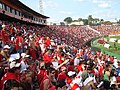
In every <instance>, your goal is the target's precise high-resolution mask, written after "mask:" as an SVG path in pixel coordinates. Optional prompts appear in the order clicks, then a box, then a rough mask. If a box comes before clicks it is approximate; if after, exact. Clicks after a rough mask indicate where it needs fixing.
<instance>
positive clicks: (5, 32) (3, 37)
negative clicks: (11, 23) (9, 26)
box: [1, 25, 9, 44]
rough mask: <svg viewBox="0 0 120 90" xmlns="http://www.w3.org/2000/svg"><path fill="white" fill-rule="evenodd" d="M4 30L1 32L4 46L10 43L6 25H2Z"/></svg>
mask: <svg viewBox="0 0 120 90" xmlns="http://www.w3.org/2000/svg"><path fill="white" fill-rule="evenodd" d="M2 28H3V29H2V30H1V39H2V42H3V44H7V43H8V42H9V34H8V32H7V30H6V26H5V25H2Z"/></svg>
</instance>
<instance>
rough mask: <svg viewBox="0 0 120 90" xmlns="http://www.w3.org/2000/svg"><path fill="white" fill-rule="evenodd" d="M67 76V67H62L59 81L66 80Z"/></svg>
mask: <svg viewBox="0 0 120 90" xmlns="http://www.w3.org/2000/svg"><path fill="white" fill-rule="evenodd" d="M66 78H67V68H66V67H64V66H63V67H61V73H59V74H58V81H61V80H64V81H65V79H66Z"/></svg>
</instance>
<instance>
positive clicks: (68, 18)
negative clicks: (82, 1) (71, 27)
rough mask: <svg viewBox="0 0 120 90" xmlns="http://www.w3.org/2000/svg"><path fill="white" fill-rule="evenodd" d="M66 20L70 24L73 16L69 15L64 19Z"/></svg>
mask: <svg viewBox="0 0 120 90" xmlns="http://www.w3.org/2000/svg"><path fill="white" fill-rule="evenodd" d="M64 22H66V23H67V24H70V23H71V22H72V18H71V17H67V18H65V19H64Z"/></svg>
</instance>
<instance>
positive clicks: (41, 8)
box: [39, 0, 43, 14]
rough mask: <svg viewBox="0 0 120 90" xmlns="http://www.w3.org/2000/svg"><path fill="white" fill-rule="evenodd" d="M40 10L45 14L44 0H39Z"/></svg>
mask: <svg viewBox="0 0 120 90" xmlns="http://www.w3.org/2000/svg"><path fill="white" fill-rule="evenodd" d="M39 10H40V13H41V14H43V1H42V0H39Z"/></svg>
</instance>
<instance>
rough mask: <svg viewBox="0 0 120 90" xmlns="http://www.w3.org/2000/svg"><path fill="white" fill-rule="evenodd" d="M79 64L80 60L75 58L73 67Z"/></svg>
mask: <svg viewBox="0 0 120 90" xmlns="http://www.w3.org/2000/svg"><path fill="white" fill-rule="evenodd" d="M79 63H80V59H78V58H75V59H74V66H76V65H79Z"/></svg>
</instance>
